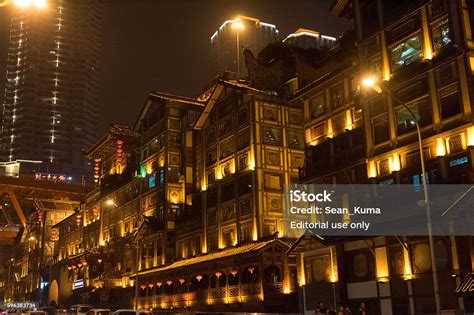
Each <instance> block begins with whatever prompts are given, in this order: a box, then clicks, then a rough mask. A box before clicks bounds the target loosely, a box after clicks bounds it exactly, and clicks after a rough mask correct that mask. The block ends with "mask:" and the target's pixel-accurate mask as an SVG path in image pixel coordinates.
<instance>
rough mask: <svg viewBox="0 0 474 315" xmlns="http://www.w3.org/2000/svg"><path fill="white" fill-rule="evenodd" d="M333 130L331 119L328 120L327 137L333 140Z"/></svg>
mask: <svg viewBox="0 0 474 315" xmlns="http://www.w3.org/2000/svg"><path fill="white" fill-rule="evenodd" d="M333 133H334V132H333V129H332V120H331V118H329V119H328V132H327V137H328V138H332V137H333V136H334V134H333Z"/></svg>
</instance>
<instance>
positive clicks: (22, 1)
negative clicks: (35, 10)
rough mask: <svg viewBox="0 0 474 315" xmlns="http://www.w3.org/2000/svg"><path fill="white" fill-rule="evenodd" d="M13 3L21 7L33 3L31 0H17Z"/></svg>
mask: <svg viewBox="0 0 474 315" xmlns="http://www.w3.org/2000/svg"><path fill="white" fill-rule="evenodd" d="M13 4H15V5H16V6H17V7H20V8H27V7H29V6H30V5H31V0H15V1H13Z"/></svg>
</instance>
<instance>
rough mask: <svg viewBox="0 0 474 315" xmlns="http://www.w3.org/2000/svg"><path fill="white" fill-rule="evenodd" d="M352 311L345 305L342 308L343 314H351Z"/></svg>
mask: <svg viewBox="0 0 474 315" xmlns="http://www.w3.org/2000/svg"><path fill="white" fill-rule="evenodd" d="M351 314H352V312H351V309H350V308H349V306H346V308H345V309H344V315H351Z"/></svg>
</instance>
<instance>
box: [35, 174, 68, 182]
mask: <svg viewBox="0 0 474 315" xmlns="http://www.w3.org/2000/svg"><path fill="white" fill-rule="evenodd" d="M67 179H68V178H67V177H66V175H61V174H49V173H35V180H46V181H50V182H55V183H56V182H66V180H67Z"/></svg>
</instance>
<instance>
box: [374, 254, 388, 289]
mask: <svg viewBox="0 0 474 315" xmlns="http://www.w3.org/2000/svg"><path fill="white" fill-rule="evenodd" d="M375 263H376V274H377V279H378V281H379V282H383V281H384V279H387V278H388V260H387V248H386V247H377V248H376V249H375Z"/></svg>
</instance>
